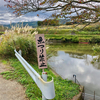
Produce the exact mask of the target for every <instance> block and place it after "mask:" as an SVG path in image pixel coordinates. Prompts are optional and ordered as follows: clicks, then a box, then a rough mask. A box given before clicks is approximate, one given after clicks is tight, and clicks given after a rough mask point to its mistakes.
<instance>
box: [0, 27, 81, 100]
mask: <svg viewBox="0 0 100 100" xmlns="http://www.w3.org/2000/svg"><path fill="white" fill-rule="evenodd" d="M30 30H31V28H29V27H26V28H13V29H12V30H9V32H5V34H4V35H2V36H0V40H1V41H0V57H2V58H1V59H2V62H3V63H4V64H9V65H10V66H11V67H12V69H11V70H10V71H7V72H3V73H1V74H2V75H3V77H4V78H6V79H11V80H16V81H18V82H19V83H20V84H22V85H23V86H24V87H25V88H26V95H27V97H28V98H29V99H30V100H41V99H42V93H41V91H40V90H39V88H38V87H37V85H36V84H35V82H34V81H33V80H32V78H31V77H30V76H29V74H28V73H27V71H26V70H25V69H24V67H23V66H22V65H21V63H20V62H19V61H18V60H17V58H16V57H15V55H14V49H16V50H17V51H18V50H20V49H21V50H22V52H23V53H22V56H23V57H24V58H25V59H26V60H27V61H30V62H31V65H32V67H33V68H34V69H35V70H36V71H37V72H38V73H39V74H40V75H41V73H42V70H39V69H38V66H37V57H36V46H35V38H34V36H35V34H37V33H31V31H30ZM5 57H6V58H7V59H4V58H5ZM45 71H46V72H47V73H48V76H52V77H53V78H54V85H55V92H56V96H55V98H54V99H53V100H71V99H72V98H73V97H74V96H75V95H76V94H78V93H79V91H80V89H79V85H77V84H75V83H73V82H72V81H70V80H67V79H66V80H64V79H62V78H61V77H58V76H56V75H55V74H53V72H52V71H51V69H50V68H49V67H48V69H45ZM50 79H51V77H48V80H50Z"/></svg>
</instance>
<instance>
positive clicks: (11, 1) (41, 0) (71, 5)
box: [4, 0, 100, 25]
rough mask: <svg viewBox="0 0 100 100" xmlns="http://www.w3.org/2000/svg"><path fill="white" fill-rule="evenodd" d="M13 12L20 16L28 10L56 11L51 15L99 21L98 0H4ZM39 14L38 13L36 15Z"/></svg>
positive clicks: (82, 20) (77, 19)
mask: <svg viewBox="0 0 100 100" xmlns="http://www.w3.org/2000/svg"><path fill="white" fill-rule="evenodd" d="M4 1H6V2H7V7H9V8H11V9H12V10H13V13H15V14H16V15H18V16H20V15H21V14H26V13H28V12H36V11H56V13H53V14H52V16H53V17H58V18H59V17H60V18H71V20H72V21H73V22H75V21H76V22H78V23H87V24H86V25H88V24H90V23H95V22H98V21H100V0H4ZM37 16H39V15H37Z"/></svg>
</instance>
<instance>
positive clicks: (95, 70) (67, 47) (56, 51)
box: [47, 44, 100, 100]
mask: <svg viewBox="0 0 100 100" xmlns="http://www.w3.org/2000/svg"><path fill="white" fill-rule="evenodd" d="M47 47H48V49H47V54H48V64H49V65H50V67H51V68H52V69H53V70H54V71H55V72H56V73H57V74H58V75H60V76H61V77H62V78H63V79H69V80H73V81H75V77H73V75H76V78H77V80H78V81H77V83H80V84H81V85H83V86H84V87H85V92H86V93H88V94H94V91H95V94H96V95H97V96H100V78H99V77H100V62H99V59H98V60H97V59H96V58H97V57H98V55H96V56H94V55H93V50H92V47H93V44H92V45H91V44H52V45H47ZM93 59H96V60H93ZM98 100H100V98H99V99H98Z"/></svg>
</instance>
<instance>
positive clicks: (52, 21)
mask: <svg viewBox="0 0 100 100" xmlns="http://www.w3.org/2000/svg"><path fill="white" fill-rule="evenodd" d="M37 24H38V26H42V25H49V26H59V25H60V23H59V20H58V19H45V20H44V21H38V23H37Z"/></svg>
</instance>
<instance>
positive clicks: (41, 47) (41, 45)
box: [35, 34, 47, 69]
mask: <svg viewBox="0 0 100 100" xmlns="http://www.w3.org/2000/svg"><path fill="white" fill-rule="evenodd" d="M35 38H36V48H37V58H38V66H39V69H44V68H47V60H46V49H45V39H44V34H37V35H35Z"/></svg>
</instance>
